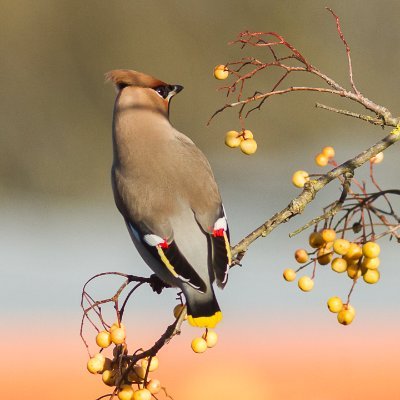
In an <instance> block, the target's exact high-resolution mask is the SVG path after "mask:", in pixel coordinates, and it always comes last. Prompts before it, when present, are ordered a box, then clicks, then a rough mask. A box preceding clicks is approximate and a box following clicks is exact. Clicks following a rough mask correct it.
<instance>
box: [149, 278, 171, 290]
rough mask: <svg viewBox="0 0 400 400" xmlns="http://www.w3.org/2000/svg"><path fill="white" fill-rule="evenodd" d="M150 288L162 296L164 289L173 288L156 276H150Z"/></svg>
mask: <svg viewBox="0 0 400 400" xmlns="http://www.w3.org/2000/svg"><path fill="white" fill-rule="evenodd" d="M150 287H151V288H152V289H153V291H154V292H156V293H158V294H160V293H161V292H162V290H163V289H164V288H169V287H171V286H170V285H167V284H166V283H165V282H163V281H162V280H161V279H160V278H159V277H158V276H157V275H156V274H153V275H150Z"/></svg>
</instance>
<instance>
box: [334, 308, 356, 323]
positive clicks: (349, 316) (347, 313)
mask: <svg viewBox="0 0 400 400" xmlns="http://www.w3.org/2000/svg"><path fill="white" fill-rule="evenodd" d="M355 316H356V312H355V310H354V308H353V307H352V306H350V305H347V306H346V305H344V306H343V309H342V310H341V311H339V313H338V315H337V319H338V321H339V324H342V325H350V324H351V323H352V322H353V319H354V317H355Z"/></svg>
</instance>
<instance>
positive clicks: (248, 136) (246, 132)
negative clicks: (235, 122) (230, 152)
mask: <svg viewBox="0 0 400 400" xmlns="http://www.w3.org/2000/svg"><path fill="white" fill-rule="evenodd" d="M242 135H243V139H245V140H246V139H253V138H254V135H253V132H252V131H250V130H249V129H245V130H244V131H243V133H242Z"/></svg>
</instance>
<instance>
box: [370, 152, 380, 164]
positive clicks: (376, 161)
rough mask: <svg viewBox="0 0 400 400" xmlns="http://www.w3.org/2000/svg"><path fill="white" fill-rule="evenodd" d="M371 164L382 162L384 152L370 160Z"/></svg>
mask: <svg viewBox="0 0 400 400" xmlns="http://www.w3.org/2000/svg"><path fill="white" fill-rule="evenodd" d="M369 161H370V163H371V164H380V163H381V162H382V161H383V153H382V152H380V153H378V154H377V155H376V156H373V157H371V159H370V160H369Z"/></svg>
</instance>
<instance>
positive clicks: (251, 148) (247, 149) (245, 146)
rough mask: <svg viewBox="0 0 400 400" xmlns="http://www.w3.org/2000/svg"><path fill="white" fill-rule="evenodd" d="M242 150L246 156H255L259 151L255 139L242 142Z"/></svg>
mask: <svg viewBox="0 0 400 400" xmlns="http://www.w3.org/2000/svg"><path fill="white" fill-rule="evenodd" d="M240 150H242V152H243V153H244V154H247V155H250V154H254V153H255V152H256V150H257V142H256V141H255V140H254V139H246V140H243V141H241V142H240Z"/></svg>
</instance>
